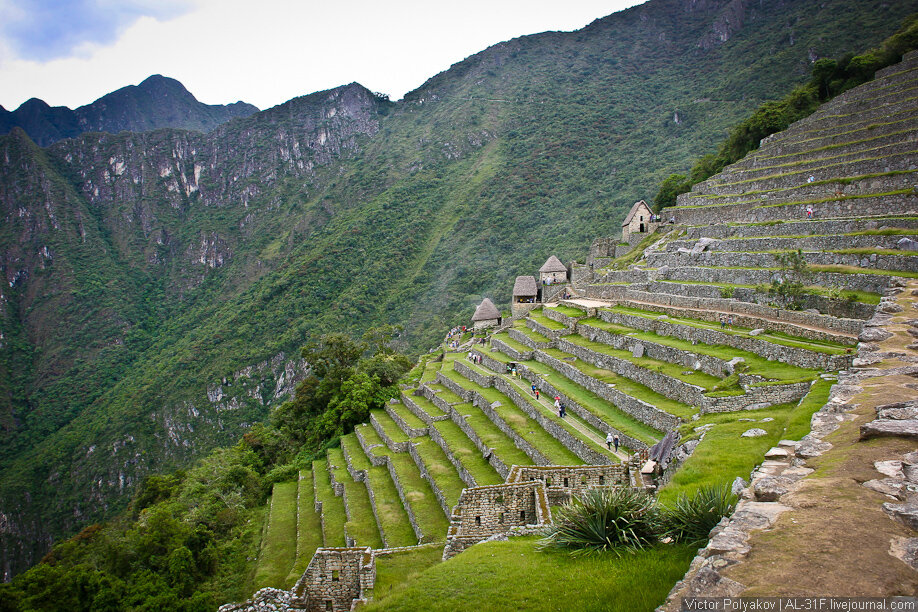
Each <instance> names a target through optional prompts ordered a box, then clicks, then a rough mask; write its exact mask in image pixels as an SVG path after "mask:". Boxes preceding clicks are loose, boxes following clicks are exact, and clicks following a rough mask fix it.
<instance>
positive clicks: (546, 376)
mask: <svg viewBox="0 0 918 612" xmlns="http://www.w3.org/2000/svg"><path fill="white" fill-rule="evenodd" d="M552 353H553V354H560V351H557V350H553V351H552ZM536 354H537V356H540V359H541V361H527V362H524V363H521V364H520V366H519V372H520V374H521V375H522V376H523V377H524V378H525V379H526V380H527V381H528V382H529V383H530V384H532V383H535V384H536V386H537V387H538V388H539V389H540V390H541V392H542V393H544V394H545V395H546V396H548V397H549V398H551V397H556V396H557V397H560V398H561V400H562V401H564V403H565V405H566V406H567V407H568V411H569V412H570V413H571V414H573V415H576V416H577V417H579V418H580V419H582V420H583V421H584V422H585V423H589V424H590V425H591V426H592V427H594V428H595V429H596V430H597V431H600V432H604V433H612V434H613V435H616V434H617V435H618V436H619V437H620V438H621V439H622V443H623V444H624V445H625V446H626V447H627V448H630V449H632V450H638V449H642V448H647V447H649V446H650V445H653V444H655V443H656V442H658V441H659V440H660V438H662V437H663V433H662V431H661V429H669V428H671V427H673V426H675V425H676V424H677V423H678V419H677V418H676V417H674V416H673V415H672V414H669V413H666V412H664V411H662V410H659V409H658V408H657V406H660V405H666V406H674V407H676V408H678V410H677V411H678V412H681V413H683V414H686V415H689V413H690V410H689V408H688V406H683V405H681V404H679V403H678V402H674V401H672V400H670V399H668V398H666V397H664V396H661V395H659V394H657V393H654V392H653V391H651V390H649V389H647V388H646V387H644V386H643V385H638V384H636V383H631V382H630V381H627V379H622V378H621V377H619V376H618V375H617V374H614V373H612V372H607V371H602V372H599V371H596V372H593V373H595V374H596V375H597V376H599V378H597V377H593V376H590V375H587V374H585V373H583V372H581V371H580V370H578V369H576V368H575V367H574V366H572V365H568V364H565V363H563V362H562V361H560V360H559V359H555V358H549V357H547V352H545V351H539V352H538V353H536ZM561 355H562V356H563V354H561ZM502 358H503V356H502V355H501V354H500V353H487V354H482V364H483V365H484V366H486V367H488V368H489V369H491V370H493V371H498V370H500V369H501V368H502V367H503V361H501V360H502ZM592 370H597V369H596V368H592ZM575 379H576V382H575ZM609 381H614V382H616V383H622V382H624V383H625V384H627V385H628V386H629V391H630V394H629V393H626V392H625V391H624V390H622V389H621V388H618V387H621V385H616V384H610V382H609ZM638 395H641V396H643V397H645V398H646V399H647V401H644V400H641V399H637V397H636V396H638ZM648 423H655V425H650V424H648Z"/></svg>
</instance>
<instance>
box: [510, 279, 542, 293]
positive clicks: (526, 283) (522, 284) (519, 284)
mask: <svg viewBox="0 0 918 612" xmlns="http://www.w3.org/2000/svg"><path fill="white" fill-rule="evenodd" d="M538 294H539V287H538V285H537V284H536V279H535V277H534V276H517V277H516V282H515V283H513V295H514V296H518V295H522V296H530V295H538Z"/></svg>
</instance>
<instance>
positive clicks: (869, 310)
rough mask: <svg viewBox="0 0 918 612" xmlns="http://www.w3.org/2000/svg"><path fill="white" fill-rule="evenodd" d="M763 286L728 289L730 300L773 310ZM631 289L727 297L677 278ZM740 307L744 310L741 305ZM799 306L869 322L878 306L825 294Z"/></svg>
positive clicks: (802, 300)
mask: <svg viewBox="0 0 918 612" xmlns="http://www.w3.org/2000/svg"><path fill="white" fill-rule="evenodd" d="M762 289H765V291H758V290H756V289H755V288H745V287H732V288H730V290H729V296H730V297H729V299H730V300H731V302H730V303H732V304H738V305H739V304H742V303H744V302H748V303H750V304H758V305H759V306H765V307H767V308H772V309H774V307H773V306H771V304H772V303H773V302H774V301H775V298H774V296H772V295H769V294H768V291H767V289H768V288H767V287H762ZM631 291H642V292H647V293H651V294H654V295H657V294H661V293H662V294H666V295H675V296H681V297H689V298H707V299H725V298H723V295H724V294H723V291H724V289H723V288H721V287H718V286H717V285H693V284H681V283H679V282H678V281H676V282H666V281H659V282H651V283H646V284H644V285H632V286H631ZM623 293H624V292H623ZM739 308H740V309H741V308H742V307H741V306H739ZM800 308H801V309H802V310H803V311H807V310H811V309H816V310H818V311H819V312H820V313H821V314H822V315H824V316H826V317H831V318H838V319H862V320H865V321H866V320H867V319H869V318H870V317H872V316H873V312H874V310H876V305H875V304H867V303H864V302H855V301H849V300H847V299H844V298H830V297H827V296H823V295H814V294H812V293H807V294H804V295H803V296H801V298H800ZM735 309H736V308H735ZM790 312H794V311H790ZM798 312H799V311H798ZM692 318H698V317H692ZM755 327H764V326H763V325H757V326H753V328H755ZM793 335H797V336H800V335H801V334H799V333H798V334H793ZM833 337H834V335H833V334H829V335H827V336H826V337H825V338H823V339H831V338H833ZM851 343H852V345H853V344H854V340H853V339H852V340H851Z"/></svg>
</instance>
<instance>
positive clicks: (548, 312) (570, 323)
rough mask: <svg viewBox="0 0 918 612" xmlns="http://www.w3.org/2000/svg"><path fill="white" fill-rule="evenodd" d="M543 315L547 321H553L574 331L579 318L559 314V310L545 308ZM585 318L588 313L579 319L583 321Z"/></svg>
mask: <svg viewBox="0 0 918 612" xmlns="http://www.w3.org/2000/svg"><path fill="white" fill-rule="evenodd" d="M542 315H544V317H545V318H546V319H551V320H552V321H555V322H557V323H560V324H562V325H564V327H569V328H571V329H573V328H574V326H575V325H577V318H575V317H569V316H567V315H566V314H564V313H562V312H558V311H557V310H552V309H551V308H543V309H542ZM585 316H586V313H583V314H582V315H581V316H580V317H579V318H581V319H582V318H583V317H585Z"/></svg>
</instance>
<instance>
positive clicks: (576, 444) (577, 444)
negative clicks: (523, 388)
mask: <svg viewBox="0 0 918 612" xmlns="http://www.w3.org/2000/svg"><path fill="white" fill-rule="evenodd" d="M494 388H495V389H497V390H498V391H500V392H501V393H503V394H504V395H506V396H507V397H509V398H510V399H511V400H512V401H513V403H514V404H516V406H517V407H518V408H519V409H520V410H522V411H523V412H525V413H526V414H527V415H528V416H529V418H531V419H532V420H534V421H536V422H537V423H538V424H539V425H540V426H541V427H542V429H544V430H545V431H547V432H548V433H549V434H550V435H551V436H552V437H553V438H555V439H556V440H558V441H559V442H560V443H561V444H563V445H564V446H565V447H566V448H567V449H568V450H570V451H571V452H572V453H574V454H575V455H577V456H578V457H580V458H581V459H583V460H584V461H585V462H586V463H589V464H592V465H606V464H608V463H611V461H610V460H609V458H608V457H606V456H605V455H603V454H602V453H599V452H597V451H595V450H594V449H592V448H590V447H589V446H588V445H587V444H586V443H585V442H584V441H583V440H581V439H580V438H578V437H577V436H575V435H573V434H571V433H570V432H569V431H567V429H565V428H564V427H563V426H561V425H560V424H559V423H556V422H555V421H553V420H552V419H549V418H548V417H547V416H546V415H545V414H544V413H542V412H541V411H539V410H537V409H535V408H534V407H533V406H532V404H530V403H529V401H528V400H527V399H526V398H524V397H523V396H522V395H521V394H520V392H519V391H517V390H516V388H515V387H514V386H513V385H512V384H511V383H509V382H508V381H507V380H506V379H504V378H500V377H495V378H494Z"/></svg>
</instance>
